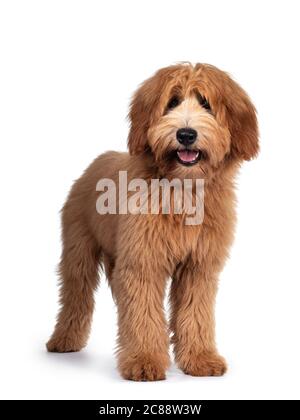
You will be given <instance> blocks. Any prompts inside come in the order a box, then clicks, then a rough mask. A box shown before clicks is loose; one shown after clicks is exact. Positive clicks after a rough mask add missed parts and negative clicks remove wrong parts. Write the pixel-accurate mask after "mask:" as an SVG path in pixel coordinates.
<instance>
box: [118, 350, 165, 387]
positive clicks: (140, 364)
mask: <svg viewBox="0 0 300 420" xmlns="http://www.w3.org/2000/svg"><path fill="white" fill-rule="evenodd" d="M119 370H120V373H121V375H122V377H123V378H124V379H129V380H132V381H161V380H163V379H166V373H165V371H166V367H164V366H163V363H162V361H161V360H159V358H158V357H155V356H149V355H143V354H140V355H137V356H135V357H133V356H129V357H124V356H122V357H121V358H120V360H119Z"/></svg>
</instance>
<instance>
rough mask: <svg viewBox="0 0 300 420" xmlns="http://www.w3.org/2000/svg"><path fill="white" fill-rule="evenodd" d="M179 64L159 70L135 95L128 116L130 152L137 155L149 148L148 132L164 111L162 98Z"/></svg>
mask: <svg viewBox="0 0 300 420" xmlns="http://www.w3.org/2000/svg"><path fill="white" fill-rule="evenodd" d="M177 68H178V66H169V67H165V68H162V69H160V70H158V71H157V72H156V73H155V74H154V76H152V77H150V79H148V80H146V81H145V82H144V83H143V84H142V85H141V86H140V87H139V89H138V90H137V91H136V92H135V94H134V95H133V98H132V101H131V105H130V110H129V114H128V117H129V119H130V130H129V135H128V148H129V153H130V154H132V155H137V154H139V153H143V152H144V151H145V150H147V148H148V138H147V133H148V130H149V127H150V126H151V125H152V123H153V121H154V120H155V118H156V117H158V116H159V115H160V113H161V112H162V111H163V110H162V109H160V100H161V97H162V95H163V94H164V91H165V88H166V86H167V84H168V80H169V79H170V77H171V76H172V73H173V72H174V71H176V69H177Z"/></svg>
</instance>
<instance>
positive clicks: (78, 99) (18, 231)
mask: <svg viewBox="0 0 300 420" xmlns="http://www.w3.org/2000/svg"><path fill="white" fill-rule="evenodd" d="M298 8H299V1H289V0H285V1H274V0H273V1H264V2H263V1H261V0H259V1H254V0H251V1H229V0H227V1H212V0H210V1H208V0H205V1H202V0H181V1H178V0H164V1H161V0H159V1H157V0H151V1H138V0H137V1H133V0H127V1H122V0H120V1H116V0H110V1H106V2H105V1H100V0H99V1H75V0H72V1H63V0H59V1H54V0H51V1H41V0H37V1H26V2H25V1H14V0H7V1H1V3H0V60H1V63H0V141H1V153H0V171H1V174H0V175H1V176H0V182H1V185H0V188H1V190H0V191H1V208H0V211H1V217H0V224H1V231H0V241H1V262H0V264H1V272H0V282H1V291H0V310H1V315H0V320H1V330H0V372H1V373H0V381H1V383H0V386H1V390H0V397H1V398H21V399H28V398H31V399H39V398H45V399H51V398H67V399H79V398H83V399H87V398H93V399H104V398H108V399H117V398H121V399H126V398H127V399H129V398H163V399H164V398H194V399H206V398H207V399H215V398H220V399H233V398H246V399H250V398H257V399H262V398H271V399H276V398H299V396H300V395H299V394H300V387H299V375H300V363H299V360H300V338H299V321H300V305H299V298H300V270H299V258H300V257H299V237H300V223H299V212H300V206H299V166H300V165H299V161H300V138H299V114H300V109H299V94H300V89H299V87H300V86H299V85H300V83H299V75H300V65H299V58H298V57H299V39H300V29H299V28H300V27H299V10H297V9H298ZM183 60H189V61H191V62H197V61H199V62H208V63H212V64H214V65H216V66H218V67H220V68H222V69H224V70H227V71H229V72H230V73H231V74H232V75H233V76H234V78H235V79H236V80H238V82H240V84H241V85H242V86H243V87H244V88H245V89H246V90H247V91H248V93H249V94H250V96H251V97H252V99H253V101H254V103H255V104H256V107H257V109H258V112H259V121H260V132H261V154H260V156H259V159H258V160H256V161H253V162H251V163H247V164H245V165H244V167H243V169H242V171H241V175H240V177H239V179H238V197H239V207H238V220H239V222H238V227H237V234H236V241H235V244H234V247H233V249H232V253H231V258H230V260H229V261H228V263H227V265H226V268H225V270H224V271H223V273H222V275H221V282H220V290H219V294H218V301H217V336H218V345H219V349H220V352H221V353H222V354H223V355H225V356H226V358H227V360H228V362H229V371H228V373H227V375H226V376H224V377H223V378H192V377H189V376H185V375H183V373H181V372H180V371H178V370H177V369H176V368H175V367H174V366H173V367H172V368H171V370H170V372H169V373H168V379H167V380H166V381H163V382H157V383H133V382H128V381H124V380H122V379H121V378H120V377H119V374H118V372H117V371H116V368H115V358H114V356H113V351H114V346H115V336H116V309H115V307H114V305H113V302H112V299H111V295H110V291H109V289H108V287H107V283H106V281H105V279H102V280H103V281H102V282H101V287H100V290H99V292H98V293H97V310H96V313H95V316H94V323H93V330H92V334H91V338H90V341H89V344H88V347H87V348H86V349H85V350H84V351H83V352H81V353H77V354H66V355H57V354H47V353H46V351H45V345H44V344H45V342H46V340H47V338H48V337H49V335H50V333H51V332H52V329H53V326H54V320H55V315H56V312H57V297H58V296H57V285H56V282H57V278H56V275H55V267H56V264H57V262H58V260H59V255H60V221H59V210H60V208H61V206H62V204H63V202H64V199H65V197H66V194H67V192H68V190H69V188H70V186H71V184H72V182H73V180H74V179H76V178H77V177H79V176H80V175H81V173H82V171H83V170H84V168H85V167H86V166H87V165H88V164H89V163H90V162H91V160H92V159H94V158H95V157H96V156H97V155H98V154H100V153H102V152H104V151H106V150H108V149H115V150H125V149H126V137H127V131H128V124H127V122H126V114H127V110H128V103H129V99H130V96H131V94H132V92H133V91H134V89H135V88H136V87H137V85H138V83H140V82H141V81H143V80H144V79H145V78H147V77H149V76H150V75H151V74H152V73H153V72H154V71H155V70H157V69H158V68H160V67H162V66H165V65H169V64H171V63H174V62H177V61H183Z"/></svg>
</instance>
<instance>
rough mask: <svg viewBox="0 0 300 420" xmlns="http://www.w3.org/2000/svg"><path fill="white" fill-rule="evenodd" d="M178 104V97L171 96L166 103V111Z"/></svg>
mask: <svg viewBox="0 0 300 420" xmlns="http://www.w3.org/2000/svg"><path fill="white" fill-rule="evenodd" d="M179 104H180V100H179V98H178V96H173V97H172V98H171V99H170V100H169V102H168V105H167V109H173V108H176V107H177V106H178V105H179Z"/></svg>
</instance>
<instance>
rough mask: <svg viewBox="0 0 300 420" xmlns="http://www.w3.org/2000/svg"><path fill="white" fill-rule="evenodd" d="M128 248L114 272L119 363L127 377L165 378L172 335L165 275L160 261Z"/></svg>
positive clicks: (142, 378)
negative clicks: (166, 308)
mask: <svg viewBox="0 0 300 420" xmlns="http://www.w3.org/2000/svg"><path fill="white" fill-rule="evenodd" d="M141 250H142V252H141V255H140V256H138V255H135V257H134V258H133V259H132V253H131V252H130V250H129V249H128V254H127V256H126V260H125V259H124V258H123V257H122V256H120V258H119V259H118V260H117V262H116V267H115V270H114V273H113V292H114V295H115V298H116V301H117V305H118V316H119V337H118V338H119V341H118V367H119V370H120V373H121V375H122V376H123V377H124V378H125V379H131V380H135V381H155V380H161V379H165V373H166V369H167V368H168V366H169V354H168V346H169V337H168V334H167V326H166V321H165V317H164V311H163V298H164V290H165V283H166V275H165V273H164V270H162V269H161V267H158V266H157V264H158V261H159V259H157V260H156V261H151V258H150V257H149V255H148V256H147V261H145V255H143V256H142V254H145V248H143V247H141Z"/></svg>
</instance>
